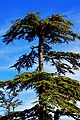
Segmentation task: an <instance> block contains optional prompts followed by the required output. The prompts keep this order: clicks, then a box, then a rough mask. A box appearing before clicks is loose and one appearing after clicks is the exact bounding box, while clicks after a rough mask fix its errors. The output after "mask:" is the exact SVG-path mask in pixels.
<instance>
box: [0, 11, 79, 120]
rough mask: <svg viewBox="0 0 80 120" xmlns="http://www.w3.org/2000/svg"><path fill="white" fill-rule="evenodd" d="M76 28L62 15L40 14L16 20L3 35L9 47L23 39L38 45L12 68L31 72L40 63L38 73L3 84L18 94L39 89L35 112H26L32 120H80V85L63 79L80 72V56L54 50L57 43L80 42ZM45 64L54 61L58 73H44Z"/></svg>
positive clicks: (69, 79)
mask: <svg viewBox="0 0 80 120" xmlns="http://www.w3.org/2000/svg"><path fill="white" fill-rule="evenodd" d="M72 26H73V23H71V22H70V21H68V20H66V19H64V16H61V15H59V14H55V15H52V16H50V17H48V18H46V19H41V18H40V15H39V13H38V12H36V13H28V14H27V15H26V16H25V17H24V18H23V19H17V20H15V21H13V23H12V26H11V27H10V29H9V30H8V31H7V32H6V33H5V35H3V42H5V43H6V44H9V43H10V42H13V41H14V40H22V39H24V40H26V41H28V42H29V43H30V42H32V41H34V42H35V43H36V44H37V45H34V44H33V45H31V46H30V50H31V51H30V53H25V54H23V55H22V56H21V57H20V58H19V59H18V60H17V62H16V63H15V64H14V65H12V66H11V67H15V68H16V69H17V70H18V72H20V70H21V69H22V68H23V69H24V68H26V70H28V69H29V68H32V67H33V66H34V65H35V64H38V67H37V68H36V70H37V71H36V72H25V73H23V74H21V75H18V76H16V77H15V78H14V80H12V81H6V82H3V83H2V82H1V83H0V86H1V87H3V86H5V85H6V86H7V89H8V88H9V89H11V90H12V89H13V88H14V90H15V91H17V92H21V91H22V90H23V89H26V90H27V89H29V88H31V89H33V90H35V92H36V93H37V97H38V101H37V102H36V106H35V107H33V109H32V108H31V110H32V112H31V111H30V110H29V111H30V114H29V112H28V111H27V113H28V114H27V113H26V114H27V118H28V119H29V120H32V119H33V120H52V119H54V120H59V118H60V116H64V115H67V116H71V117H73V118H74V119H76V120H78V119H79V118H80V108H79V106H77V101H80V83H79V82H78V81H76V80H73V79H71V78H69V77H65V76H63V75H65V74H66V72H69V73H72V74H74V70H79V68H80V54H79V53H73V52H64V51H59V52H57V51H54V44H63V43H66V44H68V43H69V42H74V41H76V39H80V36H79V35H78V34H76V33H75V32H73V30H72ZM44 62H50V64H51V65H52V66H55V68H56V71H55V72H54V73H47V72H44ZM35 108H36V110H35ZM36 113H37V114H36ZM53 114H54V115H53ZM19 115H20V114H19ZM21 119H22V118H21ZM24 120H25V118H24Z"/></svg>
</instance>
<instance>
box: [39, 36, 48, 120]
mask: <svg viewBox="0 0 80 120" xmlns="http://www.w3.org/2000/svg"><path fill="white" fill-rule="evenodd" d="M38 52H39V71H40V72H44V65H43V40H42V39H41V38H40V39H39V48H38ZM43 92H44V86H43V85H41V86H40V87H39V95H41V94H42V93H43ZM41 100H42V101H41ZM43 101H44V100H43V99H41V97H39V105H40V109H39V110H40V116H39V120H47V116H46V104H43Z"/></svg>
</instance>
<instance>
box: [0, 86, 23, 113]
mask: <svg viewBox="0 0 80 120" xmlns="http://www.w3.org/2000/svg"><path fill="white" fill-rule="evenodd" d="M21 104H22V101H21V100H19V98H18V93H17V92H15V91H14V90H10V89H7V88H6V87H4V88H2V89H1V90H0V107H2V108H5V109H6V110H7V112H8V115H9V113H10V112H11V111H14V109H15V108H16V107H18V106H19V105H21Z"/></svg>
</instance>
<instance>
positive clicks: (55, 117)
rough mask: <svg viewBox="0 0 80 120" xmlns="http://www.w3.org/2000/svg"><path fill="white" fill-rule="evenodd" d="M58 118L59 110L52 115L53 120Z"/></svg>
mask: <svg viewBox="0 0 80 120" xmlns="http://www.w3.org/2000/svg"><path fill="white" fill-rule="evenodd" d="M59 118H60V112H59V110H58V109H57V110H56V111H55V113H54V120H59Z"/></svg>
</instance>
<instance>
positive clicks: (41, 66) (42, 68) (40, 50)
mask: <svg viewBox="0 0 80 120" xmlns="http://www.w3.org/2000/svg"><path fill="white" fill-rule="evenodd" d="M42 44H43V41H42V39H39V47H38V53H39V71H41V72H43V71H44V66H43V46H42Z"/></svg>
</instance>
